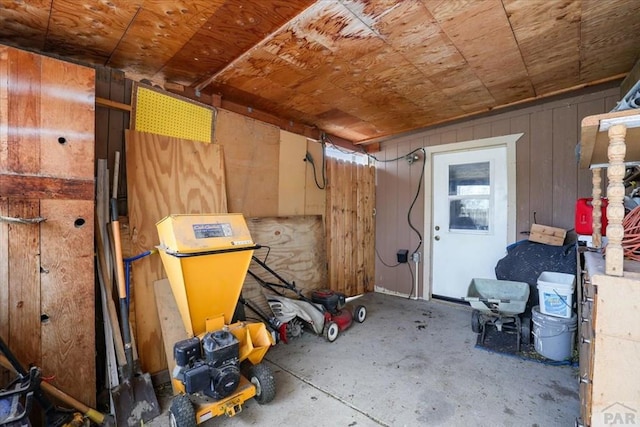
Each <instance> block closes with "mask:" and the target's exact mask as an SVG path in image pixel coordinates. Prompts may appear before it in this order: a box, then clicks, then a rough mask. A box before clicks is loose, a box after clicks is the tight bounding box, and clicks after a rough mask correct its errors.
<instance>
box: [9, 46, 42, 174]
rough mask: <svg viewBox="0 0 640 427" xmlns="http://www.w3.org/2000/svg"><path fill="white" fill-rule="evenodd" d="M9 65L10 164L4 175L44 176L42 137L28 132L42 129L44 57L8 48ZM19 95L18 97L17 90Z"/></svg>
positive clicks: (37, 133) (36, 133)
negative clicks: (41, 89)
mask: <svg viewBox="0 0 640 427" xmlns="http://www.w3.org/2000/svg"><path fill="white" fill-rule="evenodd" d="M7 52H8V54H7V57H5V58H3V59H5V60H6V63H4V64H2V65H3V66H4V67H6V69H7V70H8V71H7V73H6V74H7V78H8V81H10V82H12V83H13V85H12V86H9V87H8V94H7V99H8V106H7V107H8V112H7V140H6V141H3V143H4V144H6V148H4V147H3V150H2V151H4V150H6V159H7V163H6V165H5V167H4V168H3V171H10V172H15V173H18V174H37V173H38V172H40V133H39V132H25V131H24V130H25V129H39V127H40V119H41V118H40V102H41V100H40V85H41V78H42V76H41V73H40V64H41V57H39V56H37V55H32V54H29V53H27V52H22V51H19V50H16V49H10V50H9V49H8V48H7ZM18 88H19V92H17V93H16V89H18Z"/></svg>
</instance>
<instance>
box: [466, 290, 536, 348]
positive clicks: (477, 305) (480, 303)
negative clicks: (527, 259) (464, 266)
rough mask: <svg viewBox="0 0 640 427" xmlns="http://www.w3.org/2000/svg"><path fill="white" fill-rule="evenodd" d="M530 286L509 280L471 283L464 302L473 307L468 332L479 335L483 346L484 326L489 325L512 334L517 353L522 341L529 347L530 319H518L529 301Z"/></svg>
mask: <svg viewBox="0 0 640 427" xmlns="http://www.w3.org/2000/svg"><path fill="white" fill-rule="evenodd" d="M529 292H530V291H529V284H528V283H525V282H513V281H509V280H495V279H472V280H471V283H470V284H469V288H468V290H467V296H466V297H463V299H464V300H465V301H467V302H469V304H470V305H471V307H473V311H472V312H471V330H473V332H475V333H478V334H481V338H480V342H484V337H485V334H486V329H487V327H486V326H487V324H492V325H494V326H495V327H496V329H497V330H498V331H500V332H502V330H503V329H505V330H511V331H514V332H515V334H516V336H517V343H516V345H517V347H516V351H520V345H521V343H522V342H523V341H524V342H525V344H529V341H530V337H531V318H530V317H526V316H523V318H521V317H520V315H521V314H522V313H523V312H524V310H525V308H526V306H527V301H528V300H529Z"/></svg>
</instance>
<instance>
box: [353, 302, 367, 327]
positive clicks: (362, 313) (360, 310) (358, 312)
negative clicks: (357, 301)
mask: <svg viewBox="0 0 640 427" xmlns="http://www.w3.org/2000/svg"><path fill="white" fill-rule="evenodd" d="M366 318H367V308H366V307H365V306H364V305H359V306H357V307H356V309H355V310H353V320H355V321H356V322H358V323H362V322H364V320H365V319H366Z"/></svg>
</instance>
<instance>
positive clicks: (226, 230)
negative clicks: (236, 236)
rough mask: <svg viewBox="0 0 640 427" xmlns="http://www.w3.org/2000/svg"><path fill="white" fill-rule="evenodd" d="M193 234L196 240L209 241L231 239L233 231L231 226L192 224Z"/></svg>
mask: <svg viewBox="0 0 640 427" xmlns="http://www.w3.org/2000/svg"><path fill="white" fill-rule="evenodd" d="M193 233H194V234H195V236H196V239H209V238H211V237H231V236H233V229H232V228H231V224H229V223H223V224H193Z"/></svg>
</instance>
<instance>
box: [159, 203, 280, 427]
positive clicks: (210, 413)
mask: <svg viewBox="0 0 640 427" xmlns="http://www.w3.org/2000/svg"><path fill="white" fill-rule="evenodd" d="M156 226H157V229H158V235H159V237H160V246H159V247H158V249H159V252H160V256H161V258H162V263H163V265H164V268H165V270H166V272H167V276H168V278H169V282H170V283H171V289H172V291H173V295H174V297H175V299H176V302H177V305H178V309H179V311H180V315H181V317H182V320H183V322H184V326H185V329H186V330H187V333H188V335H189V337H190V338H188V339H186V340H183V341H179V342H177V343H175V344H174V348H173V355H174V358H175V360H176V367H175V369H174V371H173V373H172V381H173V384H174V386H175V388H176V389H177V390H179V394H178V395H177V396H176V397H175V398H174V399H173V402H172V404H171V409H170V416H171V423H172V426H176V427H190V426H195V425H196V424H200V423H202V422H204V421H206V420H208V419H210V418H212V417H214V416H218V415H223V414H226V415H229V416H233V415H235V414H236V413H237V412H239V411H240V410H241V409H242V404H243V403H244V402H245V401H247V400H249V399H251V398H252V397H253V398H255V400H256V401H257V402H258V403H261V404H264V403H268V402H270V401H271V400H273V398H274V397H275V380H274V376H273V373H272V371H271V368H270V367H269V366H268V365H266V364H264V363H261V361H262V358H263V357H264V355H265V354H266V352H267V350H268V349H269V347H270V346H271V345H273V344H274V340H273V337H272V336H271V334H270V333H269V332H268V331H267V329H266V326H265V325H264V324H263V323H246V322H235V323H231V322H232V321H233V314H234V311H235V307H236V304H237V303H238V298H239V297H240V291H241V290H242V284H243V282H244V279H245V275H246V273H247V270H248V268H249V263H250V262H251V256H252V255H253V251H254V249H256V248H257V246H256V245H255V244H254V242H253V240H252V239H251V235H250V234H249V229H248V228H247V224H246V222H245V220H244V218H243V216H242V215H240V214H210V215H170V216H168V217H166V218H164V219H162V220H161V221H159V222H158V223H157V224H156ZM241 372H242V374H241Z"/></svg>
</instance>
